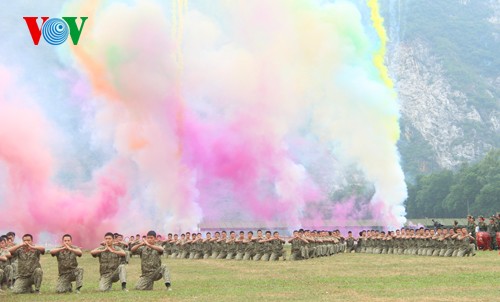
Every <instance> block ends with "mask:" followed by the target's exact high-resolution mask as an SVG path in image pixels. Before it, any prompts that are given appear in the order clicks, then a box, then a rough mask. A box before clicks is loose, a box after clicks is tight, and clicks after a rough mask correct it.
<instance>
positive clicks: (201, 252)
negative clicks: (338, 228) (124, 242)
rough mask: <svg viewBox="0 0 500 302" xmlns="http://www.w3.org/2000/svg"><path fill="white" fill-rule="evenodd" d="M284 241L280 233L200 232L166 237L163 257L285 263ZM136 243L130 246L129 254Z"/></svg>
mask: <svg viewBox="0 0 500 302" xmlns="http://www.w3.org/2000/svg"><path fill="white" fill-rule="evenodd" d="M285 243H286V240H285V239H283V238H282V237H280V234H279V232H277V231H275V232H274V233H271V231H266V232H265V233H263V232H262V230H258V231H257V234H256V235H255V236H254V233H253V231H249V232H247V233H246V234H245V232H243V231H240V232H239V234H238V236H237V235H236V232H234V231H230V232H229V236H228V234H227V232H226V231H221V232H218V231H217V232H215V233H214V235H213V236H212V233H211V232H207V233H206V234H205V237H204V238H203V236H202V234H201V233H192V234H191V233H190V232H187V233H185V234H181V235H180V236H179V235H178V234H168V235H167V238H166V239H165V240H164V241H162V243H161V244H162V246H163V248H164V251H165V253H164V255H165V256H167V257H169V258H176V259H234V260H255V261H258V260H262V261H269V260H270V261H276V260H279V259H280V258H282V259H283V260H286V258H287V255H286V251H285V249H284V244H285ZM135 244H136V243H135V242H132V243H131V244H130V246H131V251H132V252H133V247H134V246H135ZM132 254H133V253H132Z"/></svg>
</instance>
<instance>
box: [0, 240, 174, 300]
mask: <svg viewBox="0 0 500 302" xmlns="http://www.w3.org/2000/svg"><path fill="white" fill-rule="evenodd" d="M156 238H157V235H156V233H155V232H154V231H150V232H148V233H147V235H146V236H145V238H144V240H142V241H141V242H140V243H137V244H135V245H134V246H133V247H132V249H131V251H132V252H133V253H135V254H137V255H139V256H140V258H141V276H140V277H139V280H138V281H137V284H136V287H135V288H136V289H137V290H152V289H153V284H154V282H155V281H158V280H161V279H163V281H164V284H165V286H166V289H167V290H171V283H170V272H169V270H168V268H167V266H166V265H164V264H162V263H161V256H162V254H163V252H164V249H163V247H162V246H161V245H160V243H158V242H157V241H156ZM14 240H15V234H14V233H13V232H9V233H8V234H7V236H1V237H0V290H3V289H1V288H5V287H9V288H10V289H11V290H12V292H13V293H16V294H21V293H40V288H41V285H42V280H43V270H42V266H41V264H40V256H41V255H43V254H45V247H43V246H39V245H35V244H34V243H33V236H32V235H31V234H25V235H24V236H23V237H22V240H23V242H22V243H20V244H15V243H14V242H15V241H14ZM50 254H51V255H52V256H53V257H56V258H57V263H58V273H59V276H58V279H57V284H56V292H58V293H66V292H72V291H73V286H72V283H73V282H75V292H76V293H80V290H81V288H82V286H83V272H84V270H83V268H82V267H80V266H79V265H78V261H77V258H78V257H81V256H82V254H83V253H82V250H81V249H80V248H79V247H77V246H75V245H73V242H72V236H71V235H70V234H65V235H63V237H62V245H61V246H59V247H57V248H54V249H52V250H50ZM90 254H91V255H92V256H93V257H95V258H99V273H100V279H99V290H101V291H109V290H110V289H111V288H112V284H113V283H116V282H120V283H121V287H122V290H123V291H128V289H127V267H126V263H125V257H126V251H125V250H123V249H122V248H121V247H120V246H119V245H118V244H117V241H116V238H115V236H114V234H113V233H110V232H109V233H106V234H105V236H104V241H103V242H102V243H101V245H100V246H99V247H97V248H95V249H94V250H92V251H91V252H90ZM33 286H34V289H33Z"/></svg>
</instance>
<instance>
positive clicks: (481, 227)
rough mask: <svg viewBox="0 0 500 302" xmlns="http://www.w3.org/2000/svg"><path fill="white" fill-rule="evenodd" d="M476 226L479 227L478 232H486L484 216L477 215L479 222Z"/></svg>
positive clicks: (486, 226)
mask: <svg viewBox="0 0 500 302" xmlns="http://www.w3.org/2000/svg"><path fill="white" fill-rule="evenodd" d="M477 226H478V227H479V232H486V231H487V229H488V225H487V224H486V222H484V217H483V216H479V222H478V223H477Z"/></svg>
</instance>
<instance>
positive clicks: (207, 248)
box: [202, 232, 212, 259]
mask: <svg viewBox="0 0 500 302" xmlns="http://www.w3.org/2000/svg"><path fill="white" fill-rule="evenodd" d="M205 236H206V237H205V239H203V241H202V252H203V259H208V258H210V257H211V256H212V242H211V240H212V233H210V232H207V234H206V235H205Z"/></svg>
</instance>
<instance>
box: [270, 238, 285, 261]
mask: <svg viewBox="0 0 500 302" xmlns="http://www.w3.org/2000/svg"><path fill="white" fill-rule="evenodd" d="M285 243H286V241H285V240H283V239H281V237H280V234H279V232H278V231H275V232H274V233H273V240H272V241H271V256H270V257H269V260H270V261H277V260H279V258H280V257H283V261H285V260H286V251H285V250H284V248H283V244H285Z"/></svg>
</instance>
